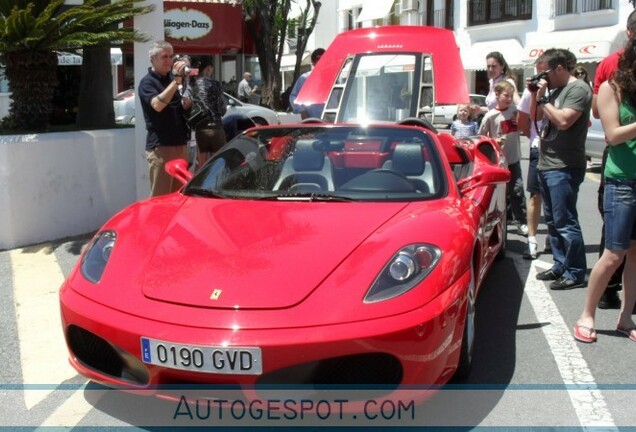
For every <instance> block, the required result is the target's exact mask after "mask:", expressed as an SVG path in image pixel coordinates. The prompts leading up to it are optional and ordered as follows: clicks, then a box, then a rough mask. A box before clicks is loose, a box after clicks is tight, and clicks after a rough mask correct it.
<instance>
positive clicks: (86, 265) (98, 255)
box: [81, 231, 117, 283]
mask: <svg viewBox="0 0 636 432" xmlns="http://www.w3.org/2000/svg"><path fill="white" fill-rule="evenodd" d="M115 240H117V234H116V233H115V231H104V232H102V233H99V234H98V235H97V236H96V237H95V238H94V239H93V242H92V243H91V244H90V246H89V248H88V250H87V251H86V253H85V254H84V258H83V259H82V267H81V269H82V275H84V277H85V278H86V279H88V280H89V281H91V282H93V283H97V282H99V281H100V279H101V278H102V274H104V270H105V269H106V264H107V263H108V260H109V259H110V256H111V254H112V252H113V248H114V247H115Z"/></svg>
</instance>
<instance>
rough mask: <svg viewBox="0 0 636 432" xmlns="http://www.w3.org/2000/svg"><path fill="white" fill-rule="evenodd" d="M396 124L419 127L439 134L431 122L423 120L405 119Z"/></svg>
mask: <svg viewBox="0 0 636 432" xmlns="http://www.w3.org/2000/svg"><path fill="white" fill-rule="evenodd" d="M397 124H399V125H405V126H421V127H423V128H426V129H428V130H430V131H431V132H434V133H439V132H438V130H437V128H436V127H435V126H433V125H432V124H431V122H430V121H428V120H427V119H425V118H417V117H407V118H405V119H403V120H400V121H399V122H398V123H397Z"/></svg>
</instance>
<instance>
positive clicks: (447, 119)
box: [427, 94, 486, 127]
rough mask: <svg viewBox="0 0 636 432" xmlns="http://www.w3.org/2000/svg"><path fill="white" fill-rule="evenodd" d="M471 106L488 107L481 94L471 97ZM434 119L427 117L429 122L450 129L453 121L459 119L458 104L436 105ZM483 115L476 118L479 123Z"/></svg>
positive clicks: (484, 97)
mask: <svg viewBox="0 0 636 432" xmlns="http://www.w3.org/2000/svg"><path fill="white" fill-rule="evenodd" d="M470 104H471V105H477V106H479V107H484V106H486V96H484V95H480V94H471V95H470ZM433 114H434V116H433V117H434V119H433V118H431V116H427V117H428V120H429V121H432V122H433V123H434V124H435V125H439V126H445V127H450V125H451V124H452V123H453V121H454V120H455V119H456V118H457V104H454V105H436V106H435V108H434V109H433ZM482 117H483V114H481V113H480V114H478V115H477V116H476V118H475V121H476V122H477V123H480V122H481V119H482Z"/></svg>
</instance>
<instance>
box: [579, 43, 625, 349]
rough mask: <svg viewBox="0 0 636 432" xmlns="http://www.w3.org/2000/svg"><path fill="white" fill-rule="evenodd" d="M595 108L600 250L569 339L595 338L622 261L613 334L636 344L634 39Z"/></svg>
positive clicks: (599, 96) (582, 340) (589, 340)
mask: <svg viewBox="0 0 636 432" xmlns="http://www.w3.org/2000/svg"><path fill="white" fill-rule="evenodd" d="M597 106H598V111H599V114H600V117H601V123H602V124H603V130H604V131H605V136H606V138H607V144H608V145H609V150H608V156H607V163H606V165H605V171H604V175H605V189H604V191H605V192H604V201H603V214H604V217H603V219H604V220H605V250H604V251H603V254H602V255H601V257H600V258H599V260H598V261H597V262H596V264H595V265H594V268H593V269H592V273H591V274H590V279H589V282H588V285H587V295H586V297H585V305H584V307H583V312H582V313H581V317H580V318H579V320H578V321H577V323H576V325H575V326H574V338H575V339H577V340H579V341H581V342H595V341H596V337H597V334H596V331H595V330H594V320H595V313H596V306H597V305H598V302H599V300H600V299H601V296H602V295H603V292H604V291H605V287H607V284H608V282H609V280H610V277H611V276H612V274H613V273H614V271H615V270H616V269H617V268H618V266H620V264H621V263H622V262H623V259H624V258H625V257H627V259H626V260H625V269H624V271H623V302H622V306H621V311H620V313H619V315H618V322H617V324H616V332H617V333H618V334H620V335H623V336H625V337H627V338H629V339H630V340H631V341H633V342H636V324H634V320H633V318H632V312H633V310H634V304H635V303H636V279H635V278H634V274H635V272H636V39H634V38H630V39H629V40H628V41H627V44H626V45H625V51H624V52H623V54H622V55H621V57H620V60H619V62H618V69H617V70H616V72H614V74H613V75H612V77H611V78H610V80H609V81H605V82H604V83H603V84H601V86H600V87H599V90H598V100H597Z"/></svg>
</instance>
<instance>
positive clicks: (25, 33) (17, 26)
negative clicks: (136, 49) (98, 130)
mask: <svg viewBox="0 0 636 432" xmlns="http://www.w3.org/2000/svg"><path fill="white" fill-rule="evenodd" d="M142 1H143V0H115V1H113V3H110V2H108V1H104V0H86V1H85V2H84V4H83V5H80V6H66V5H64V0H52V1H50V0H28V1H27V0H0V62H2V63H4V65H5V67H6V76H7V79H8V80H9V87H10V89H11V92H12V99H13V102H12V104H11V107H10V109H9V117H10V118H9V120H7V121H6V122H5V124H7V125H10V126H11V127H13V128H15V129H16V130H30V131H44V130H46V128H47V123H48V117H49V114H50V111H51V102H52V98H53V93H54V90H55V86H56V85H57V80H56V73H55V72H56V68H57V54H56V51H67V52H79V50H81V49H82V48H89V47H105V48H108V47H109V46H110V45H111V44H121V43H123V42H124V41H145V40H147V38H146V37H145V36H144V35H142V34H141V33H139V32H138V31H137V30H135V29H134V28H132V27H126V26H121V25H119V24H121V23H123V22H125V21H127V20H129V19H131V18H133V17H134V16H136V15H141V14H145V13H148V12H150V11H152V10H153V6H152V5H151V6H140V4H141V2H142ZM105 91H108V89H106V90H105ZM111 94H112V93H111ZM109 99H110V103H111V104H112V98H109ZM80 109H82V107H80ZM85 109H95V110H99V109H104V107H103V106H100V105H99V104H94V105H92V106H89V107H85ZM111 109H112V108H111ZM113 124H114V119H113Z"/></svg>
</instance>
